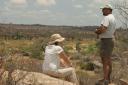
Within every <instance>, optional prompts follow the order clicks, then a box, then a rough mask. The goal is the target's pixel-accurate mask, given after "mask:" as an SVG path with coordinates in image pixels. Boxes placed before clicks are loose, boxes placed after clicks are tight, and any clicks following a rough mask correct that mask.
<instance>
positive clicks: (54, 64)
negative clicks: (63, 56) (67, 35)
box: [43, 45, 63, 71]
mask: <svg viewBox="0 0 128 85" xmlns="http://www.w3.org/2000/svg"><path fill="white" fill-rule="evenodd" d="M61 52H63V48H62V47H61V46H56V45H48V46H46V48H45V57H44V62H43V70H44V71H57V70H58V69H59V68H60V58H59V54H60V53H61Z"/></svg>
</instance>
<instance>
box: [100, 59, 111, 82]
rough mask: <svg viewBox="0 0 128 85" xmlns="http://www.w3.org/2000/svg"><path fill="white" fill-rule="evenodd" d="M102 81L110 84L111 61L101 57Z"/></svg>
mask: <svg viewBox="0 0 128 85" xmlns="http://www.w3.org/2000/svg"><path fill="white" fill-rule="evenodd" d="M102 63H103V71H104V80H108V81H109V82H110V77H111V72H112V61H111V57H102Z"/></svg>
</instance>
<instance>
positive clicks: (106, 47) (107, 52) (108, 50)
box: [100, 38, 114, 57]
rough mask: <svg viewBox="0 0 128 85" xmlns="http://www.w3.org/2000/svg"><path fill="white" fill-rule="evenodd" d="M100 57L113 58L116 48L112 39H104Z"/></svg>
mask: <svg viewBox="0 0 128 85" xmlns="http://www.w3.org/2000/svg"><path fill="white" fill-rule="evenodd" d="M100 44H101V45H100V56H101V57H111V56H112V52H113V48H114V41H113V39H112V38H102V39H101V42H100Z"/></svg>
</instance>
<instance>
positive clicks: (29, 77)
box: [4, 70, 74, 85]
mask: <svg viewBox="0 0 128 85" xmlns="http://www.w3.org/2000/svg"><path fill="white" fill-rule="evenodd" d="M7 74H8V72H5V74H4V77H5V75H7ZM6 77H7V76H6ZM12 77H13V83H15V85H74V84H73V83H71V82H68V81H64V80H61V79H57V78H53V77H50V76H48V75H45V74H42V73H36V72H27V71H21V70H15V71H14V72H13V73H12ZM6 79H7V78H6Z"/></svg>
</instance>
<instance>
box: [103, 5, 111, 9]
mask: <svg viewBox="0 0 128 85" xmlns="http://www.w3.org/2000/svg"><path fill="white" fill-rule="evenodd" d="M105 8H107V9H113V7H112V6H111V5H110V4H107V5H105V6H103V7H101V9H105Z"/></svg>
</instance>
